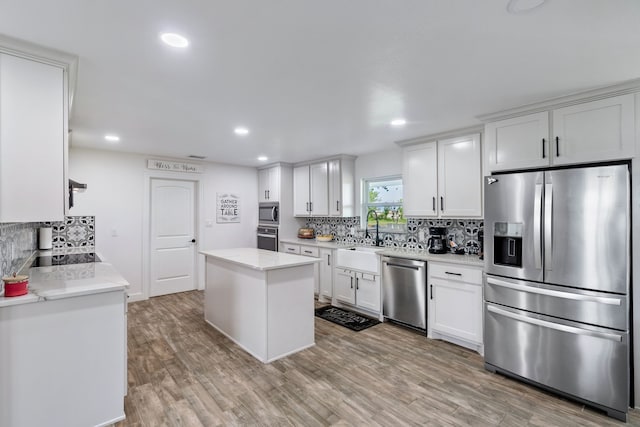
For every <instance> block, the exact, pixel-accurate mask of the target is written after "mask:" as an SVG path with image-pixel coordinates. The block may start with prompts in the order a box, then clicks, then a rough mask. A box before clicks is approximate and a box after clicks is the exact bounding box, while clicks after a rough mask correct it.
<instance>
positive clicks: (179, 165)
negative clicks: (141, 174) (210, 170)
mask: <svg viewBox="0 0 640 427" xmlns="http://www.w3.org/2000/svg"><path fill="white" fill-rule="evenodd" d="M147 169H159V170H163V171H171V172H190V173H202V172H203V170H204V169H203V167H202V165H196V164H194V163H184V162H171V161H168V160H156V159H149V160H147Z"/></svg>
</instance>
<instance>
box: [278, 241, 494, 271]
mask: <svg viewBox="0 0 640 427" xmlns="http://www.w3.org/2000/svg"><path fill="white" fill-rule="evenodd" d="M280 242H284V243H293V244H296V245H307V246H317V247H319V248H328V249H348V248H353V247H357V246H359V245H357V244H353V243H338V242H335V241H331V242H319V241H317V240H316V239H299V238H296V237H291V238H286V237H285V238H281V239H280ZM367 247H371V248H373V247H374V246H367ZM376 253H377V254H378V255H382V256H393V257H397V258H407V259H415V260H419V261H431V262H447V263H450V264H462V265H469V266H474V267H484V260H481V259H480V258H479V257H478V255H455V254H432V253H429V251H427V250H426V249H408V248H398V247H393V246H381V247H380V250H379V251H376Z"/></svg>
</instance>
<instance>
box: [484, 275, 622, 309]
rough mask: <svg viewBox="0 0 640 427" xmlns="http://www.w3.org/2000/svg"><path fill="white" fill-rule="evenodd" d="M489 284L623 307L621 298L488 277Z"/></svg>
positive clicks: (531, 292)
mask: <svg viewBox="0 0 640 427" xmlns="http://www.w3.org/2000/svg"><path fill="white" fill-rule="evenodd" d="M487 284H489V285H496V286H502V287H503V288H509V289H513V290H515V291H522V292H528V293H530V294H539V295H547V296H550V297H557V298H564V299H570V300H576V301H589V302H597V303H600V304H609V305H618V306H620V305H622V300H621V299H620V298H607V297H597V296H594V295H581V294H572V293H569V292H562V291H554V290H552V289H544V288H534V287H533V286H526V285H518V284H516V283H509V282H505V281H503V280H498V279H494V278H493V277H487Z"/></svg>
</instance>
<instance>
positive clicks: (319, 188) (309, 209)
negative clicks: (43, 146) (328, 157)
mask: <svg viewBox="0 0 640 427" xmlns="http://www.w3.org/2000/svg"><path fill="white" fill-rule="evenodd" d="M328 179H329V170H328V165H327V162H321V163H314V164H311V165H304V166H297V167H295V168H293V214H294V216H329V181H328Z"/></svg>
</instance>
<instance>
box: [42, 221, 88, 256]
mask: <svg viewBox="0 0 640 427" xmlns="http://www.w3.org/2000/svg"><path fill="white" fill-rule="evenodd" d="M95 223H96V218H95V217H94V216H67V217H65V218H64V221H59V222H45V223H43V226H45V227H51V228H52V229H53V230H52V233H51V234H52V239H53V249H73V248H92V247H95V240H96V230H95Z"/></svg>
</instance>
